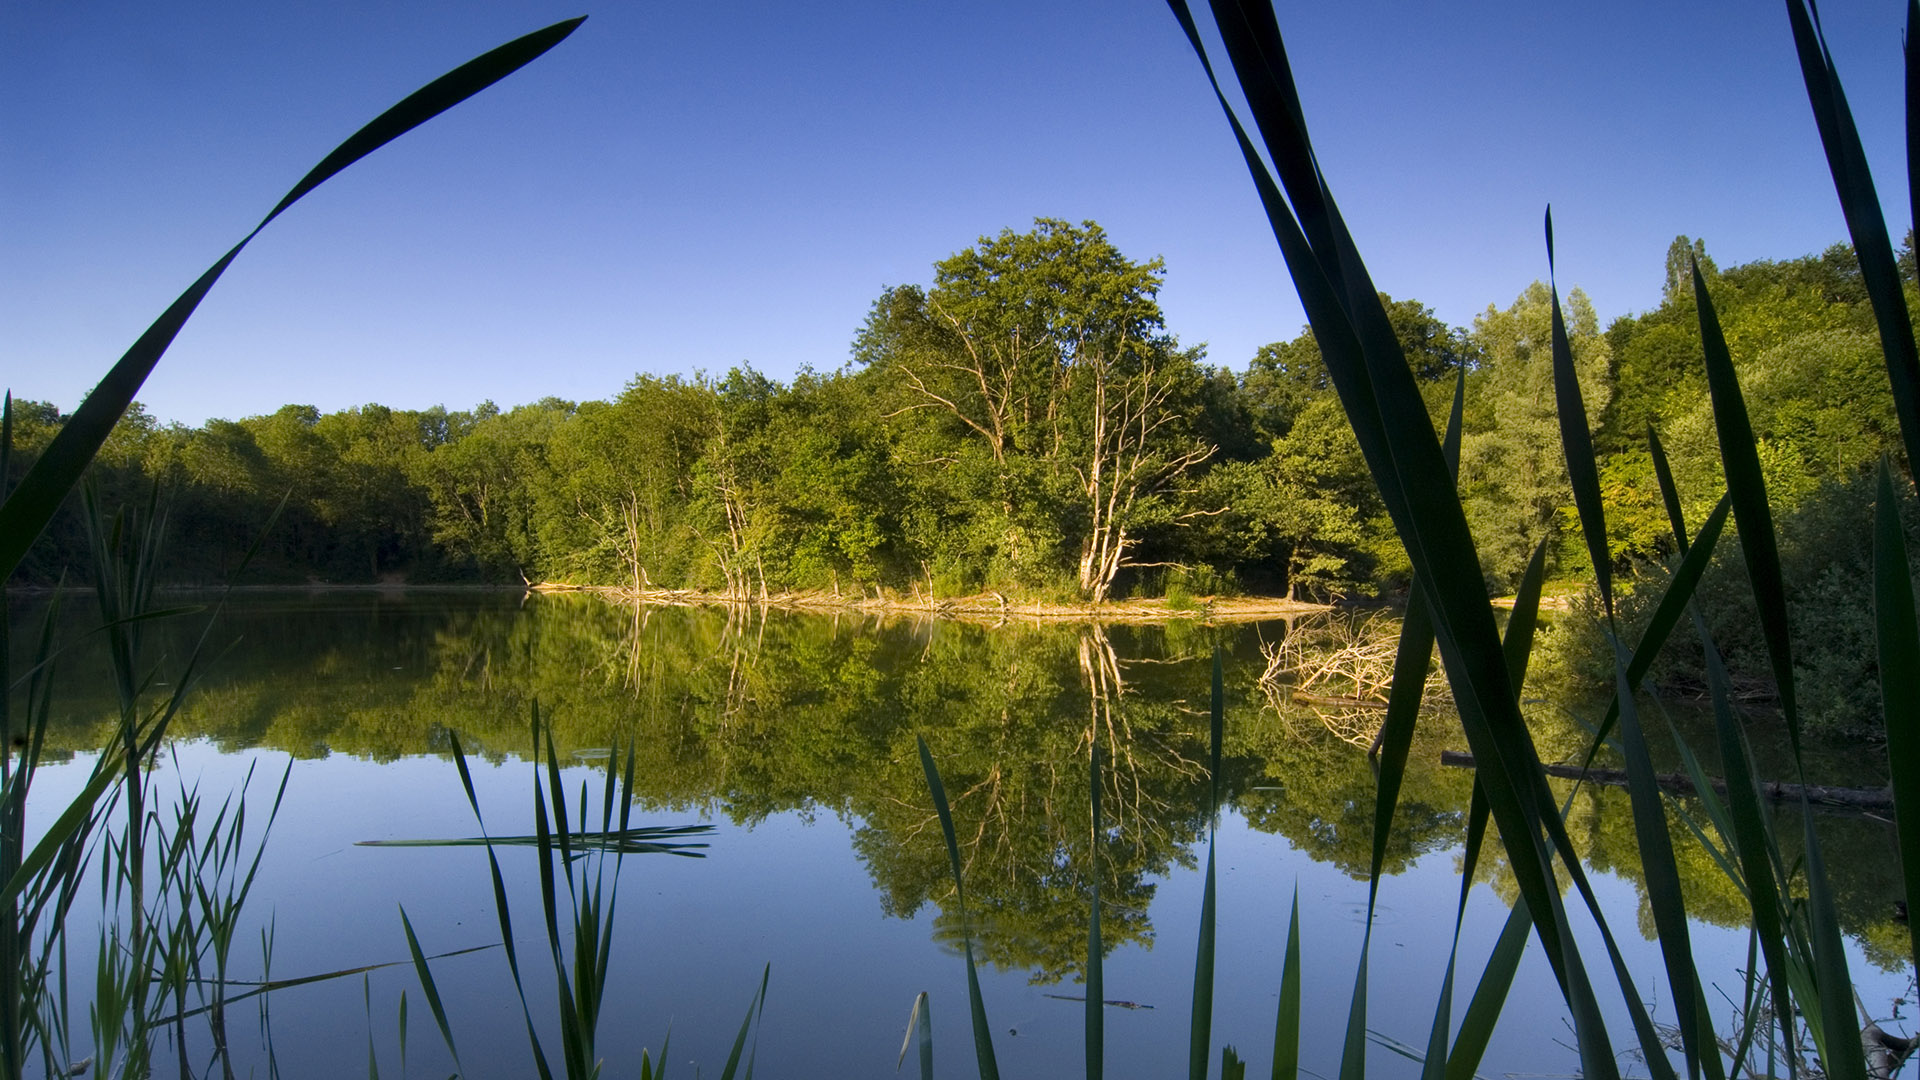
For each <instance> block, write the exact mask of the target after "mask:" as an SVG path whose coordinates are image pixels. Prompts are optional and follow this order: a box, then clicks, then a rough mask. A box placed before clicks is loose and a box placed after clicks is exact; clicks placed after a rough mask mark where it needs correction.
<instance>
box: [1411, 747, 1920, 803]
mask: <svg viewBox="0 0 1920 1080" xmlns="http://www.w3.org/2000/svg"><path fill="white" fill-rule="evenodd" d="M1440 764H1442V765H1452V766H1455V767H1457V768H1463V769H1471V768H1473V767H1474V766H1473V755H1472V754H1468V753H1464V752H1462V751H1459V750H1442V751H1440ZM1541 768H1542V769H1543V770H1545V771H1546V774H1547V775H1548V776H1558V777H1562V778H1565V779H1568V780H1585V781H1587V782H1588V783H1590V784H1605V785H1607V786H1609V787H1625V786H1627V773H1626V770H1624V769H1582V768H1581V767H1580V766H1578V765H1542V766H1541ZM1654 780H1655V782H1657V783H1658V784H1659V785H1660V787H1661V788H1662V789H1663V790H1665V791H1670V792H1673V793H1674V794H1676V795H1692V794H1694V790H1693V781H1692V780H1690V779H1688V778H1687V777H1686V776H1685V775H1683V774H1681V773H1664V774H1661V775H1658V776H1655V777H1654ZM1759 786H1760V797H1761V798H1763V799H1766V800H1768V801H1769V802H1798V801H1800V798H1801V797H1802V796H1803V795H1804V796H1805V797H1806V800H1807V801H1808V802H1809V803H1812V804H1813V805H1815V806H1823V807H1835V808H1840V809H1846V810H1890V809H1892V808H1893V792H1892V790H1891V789H1889V788H1843V787H1824V786H1821V785H1818V784H1804V785H1803V784H1782V783H1778V782H1776V781H1768V782H1766V783H1762V784H1761V785H1759ZM1713 790H1714V791H1716V792H1718V793H1719V794H1722V795H1725V794H1726V793H1727V782H1726V781H1725V780H1720V779H1715V780H1714V781H1713Z"/></svg>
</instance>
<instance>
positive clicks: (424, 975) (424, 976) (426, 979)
mask: <svg viewBox="0 0 1920 1080" xmlns="http://www.w3.org/2000/svg"><path fill="white" fill-rule="evenodd" d="M400 926H401V928H402V929H404V930H405V931H406V932H407V952H408V953H409V954H410V955H411V956H412V957H413V971H414V975H415V976H416V977H418V978H419V980H420V992H421V993H422V994H425V995H426V998H427V1008H429V1009H431V1010H432V1011H433V1022H434V1025H435V1026H437V1027H438V1028H439V1029H440V1039H441V1041H442V1042H445V1043H446V1044H447V1053H448V1054H450V1055H452V1057H453V1066H454V1068H455V1069H457V1070H459V1071H460V1072H463V1073H464V1072H466V1071H467V1069H466V1066H464V1065H462V1064H460V1048H459V1047H458V1046H455V1045H454V1042H453V1026H452V1025H451V1024H449V1023H447V1009H446V1006H445V1005H443V1004H441V1001H440V986H439V984H438V983H436V982H435V981H434V978H433V969H431V968H429V967H428V966H427V955H426V953H425V952H423V951H422V950H421V948H420V939H419V938H418V937H416V936H415V935H414V932H413V920H411V919H409V918H407V909H406V908H405V907H402V908H401V909H400ZM400 1000H401V1001H402V1002H405V1001H406V1000H407V999H406V997H405V996H404V995H403V996H402V997H401V998H400ZM402 1007H403V1008H404V1005H403V1006H402ZM401 1030H402V1031H403V1032H404V1031H405V1022H404V1021H402V1027H401ZM402 1056H403V1058H404V1051H403V1053H402ZM403 1071H404V1067H403Z"/></svg>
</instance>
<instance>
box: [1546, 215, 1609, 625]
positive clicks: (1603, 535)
mask: <svg viewBox="0 0 1920 1080" xmlns="http://www.w3.org/2000/svg"><path fill="white" fill-rule="evenodd" d="M1546 227H1547V280H1548V282H1549V283H1550V285H1549V292H1550V294H1551V296H1552V297H1553V398H1554V405H1555V410H1554V411H1555V412H1556V413H1558V414H1559V418H1560V445H1561V447H1562V448H1563V449H1564V451H1565V457H1566V461H1567V480H1568V481H1569V482H1570V484H1571V486H1572V488H1573V505H1574V508H1575V509H1576V510H1578V511H1579V514H1580V532H1581V534H1582V535H1583V536H1585V538H1586V541H1587V557H1588V558H1589V559H1591V560H1592V561H1593V580H1594V584H1595V585H1597V586H1598V587H1599V589H1600V603H1601V606H1602V607H1604V608H1605V609H1606V613H1607V619H1608V620H1609V621H1611V620H1612V619H1613V557H1612V556H1611V555H1610V554H1608V552H1607V521H1606V514H1605V511H1604V509H1603V508H1602V507H1601V505H1600V468H1599V466H1598V465H1597V464H1595V462H1594V457H1593V434H1592V432H1590V431H1589V430H1588V428H1587V405H1586V402H1585V400H1584V399H1582V397H1581V394H1580V379H1579V377H1578V376H1577V375H1576V374H1575V373H1574V370H1573V346H1572V345H1571V344H1570V343H1569V342H1568V340H1567V320H1566V318H1565V316H1564V315H1562V314H1561V311H1560V286H1559V283H1558V282H1557V281H1555V278H1554V265H1553V207H1551V206H1549V207H1547V226H1546Z"/></svg>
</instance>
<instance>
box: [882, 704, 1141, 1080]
mask: <svg viewBox="0 0 1920 1080" xmlns="http://www.w3.org/2000/svg"><path fill="white" fill-rule="evenodd" d="M1100 785H1101V777H1100V741H1099V739H1098V738H1096V739H1095V740H1094V743H1093V752H1092V754H1090V755H1089V760H1088V762H1087V793H1088V801H1089V802H1090V803H1091V804H1092V807H1093V832H1092V834H1091V836H1090V841H1091V842H1090V843H1089V845H1088V847H1087V872H1088V875H1089V876H1090V878H1091V879H1092V881H1093V889H1092V893H1093V897H1092V899H1093V905H1092V911H1091V913H1090V914H1089V915H1088V917H1087V1080H1100V1078H1101V1077H1103V1076H1105V1075H1106V1068H1107V1066H1106V1046H1107V1027H1106V1023H1107V1021H1106V1011H1107V1010H1106V999H1107V980H1106V972H1105V964H1106V949H1105V948H1104V947H1102V945H1101V942H1100V872H1101V871H1100V852H1101V849H1102V848H1103V847H1104V846H1105V845H1103V844H1102V843H1101V839H1102V838H1103V837H1104V836H1105V835H1106V834H1105V832H1104V831H1103V826H1102V825H1101V823H1100ZM901 1052H902V1053H903V1054H904V1053H905V1048H904V1047H903V1048H902V1049H901Z"/></svg>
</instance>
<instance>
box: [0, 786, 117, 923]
mask: <svg viewBox="0 0 1920 1080" xmlns="http://www.w3.org/2000/svg"><path fill="white" fill-rule="evenodd" d="M102 763H103V764H106V763H107V762H106V759H105V758H104V757H103V758H102ZM118 779H119V778H118V777H117V776H116V775H115V774H114V773H113V772H112V771H111V768H107V769H96V770H95V772H94V774H93V776H92V777H90V778H89V779H88V780H87V784H86V786H85V787H83V788H81V789H80V793H79V794H78V795H76V796H74V798H73V801H72V802H70V803H68V804H67V808H66V809H65V810H62V811H61V812H60V816H59V817H57V818H55V819H54V821H53V824H52V825H49V826H48V827H47V831H46V832H45V833H44V834H42V835H41V837H40V839H39V840H38V841H37V842H36V843H35V844H34V845H33V850H32V851H31V852H28V853H27V854H26V855H25V856H24V857H23V858H22V859H21V860H20V868H19V869H18V870H15V871H14V872H13V876H12V877H10V878H8V879H7V883H6V885H5V886H4V887H0V901H11V900H13V899H14V898H16V897H18V896H20V895H21V894H22V893H23V892H24V891H25V890H26V889H27V887H28V886H29V885H30V884H31V883H32V881H33V879H34V878H35V877H36V876H37V875H38V874H39V873H40V872H41V871H42V870H45V869H46V868H47V866H48V865H49V864H50V863H52V862H53V861H54V859H55V857H56V856H58V855H59V854H60V850H61V847H62V846H63V845H64V844H66V843H67V842H68V841H69V840H71V839H72V838H73V837H75V836H76V835H79V834H80V833H81V832H82V831H83V830H86V829H88V828H90V827H91V825H92V822H93V820H94V813H95V809H96V806H97V804H98V803H99V801H100V797H101V796H102V795H105V794H106V793H107V790H108V789H109V788H111V787H113V785H114V783H115V782H116V781H117V780H118Z"/></svg>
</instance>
